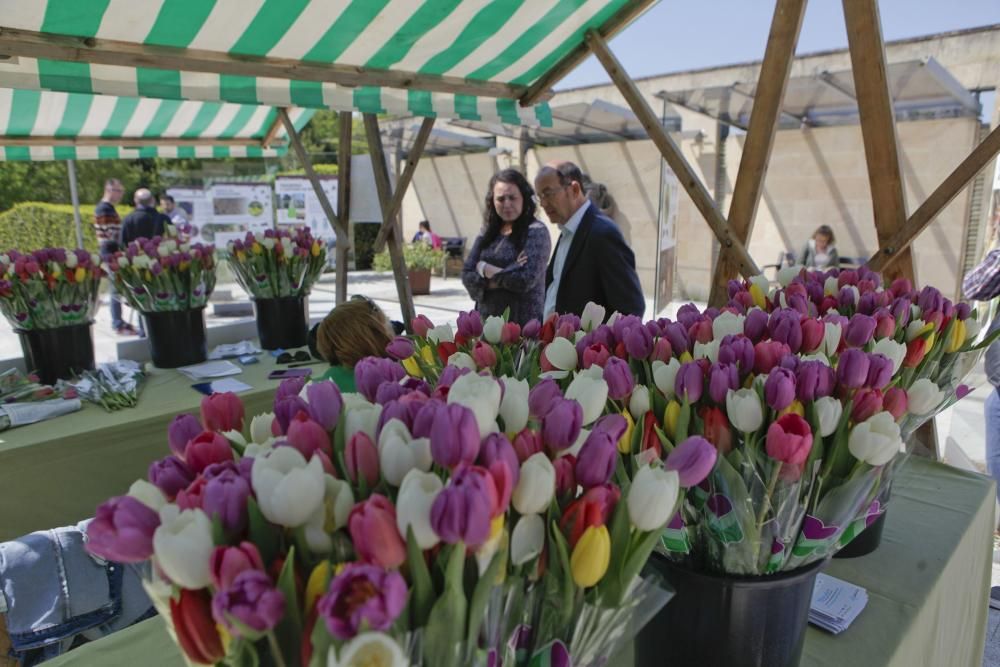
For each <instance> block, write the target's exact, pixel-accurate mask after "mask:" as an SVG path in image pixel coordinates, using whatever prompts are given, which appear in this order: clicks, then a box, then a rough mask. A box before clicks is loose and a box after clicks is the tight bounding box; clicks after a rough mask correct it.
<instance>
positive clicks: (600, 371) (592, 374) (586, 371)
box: [576, 364, 604, 380]
mask: <svg viewBox="0 0 1000 667" xmlns="http://www.w3.org/2000/svg"><path fill="white" fill-rule="evenodd" d="M576 374H577V375H584V376H586V377H589V378H591V379H593V380H600V379H603V378H604V368H602V367H601V366H598V365H597V364H592V365H591V366H590V368H583V369H581V370H578V371H577V372H576Z"/></svg>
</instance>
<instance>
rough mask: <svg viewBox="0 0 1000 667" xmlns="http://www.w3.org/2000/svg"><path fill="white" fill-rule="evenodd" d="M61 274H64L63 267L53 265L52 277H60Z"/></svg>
mask: <svg viewBox="0 0 1000 667" xmlns="http://www.w3.org/2000/svg"><path fill="white" fill-rule="evenodd" d="M61 275H62V269H60V268H59V267H58V266H53V267H52V277H53V278H58V277H59V276H61Z"/></svg>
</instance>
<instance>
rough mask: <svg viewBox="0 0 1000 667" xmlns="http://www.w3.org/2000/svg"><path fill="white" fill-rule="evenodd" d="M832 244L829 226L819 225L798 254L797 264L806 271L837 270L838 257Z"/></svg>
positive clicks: (831, 232) (832, 238) (833, 240)
mask: <svg viewBox="0 0 1000 667" xmlns="http://www.w3.org/2000/svg"><path fill="white" fill-rule="evenodd" d="M834 243H835V239H834V237H833V230H832V229H830V225H820V226H819V227H817V228H816V231H815V232H813V235H812V238H811V239H809V240H808V241H806V245H805V247H804V248H802V252H800V253H799V257H798V259H799V262H798V263H799V264H801V265H802V266H804V267H806V268H807V269H816V270H819V271H826V270H828V269H835V268H837V267H838V266H840V255H839V254H837V246H835V245H834Z"/></svg>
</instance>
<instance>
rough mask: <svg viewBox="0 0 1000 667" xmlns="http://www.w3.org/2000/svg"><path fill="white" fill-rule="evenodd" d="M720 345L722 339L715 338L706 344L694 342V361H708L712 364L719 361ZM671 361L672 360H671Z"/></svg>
mask: <svg viewBox="0 0 1000 667" xmlns="http://www.w3.org/2000/svg"><path fill="white" fill-rule="evenodd" d="M721 345H722V339H721V338H716V339H714V340H710V341H708V342H707V343H699V342H697V341H695V344H694V358H695V359H702V358H704V359H708V360H709V361H711V362H712V363H713V364H714V363H715V362H716V361H718V360H719V347H720V346H721ZM671 361H673V359H671Z"/></svg>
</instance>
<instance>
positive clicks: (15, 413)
mask: <svg viewBox="0 0 1000 667" xmlns="http://www.w3.org/2000/svg"><path fill="white" fill-rule="evenodd" d="M81 407H83V403H81V402H80V399H79V398H59V399H53V400H51V401H38V402H32V403H5V404H3V405H0V431H2V430H4V429H6V428H13V427H15V426H24V425H25V424H34V423H35V422H40V421H42V420H45V419H52V418H53V417H58V416H60V415H65V414H69V413H70V412H76V411H77V410H79V409H80V408H81Z"/></svg>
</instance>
